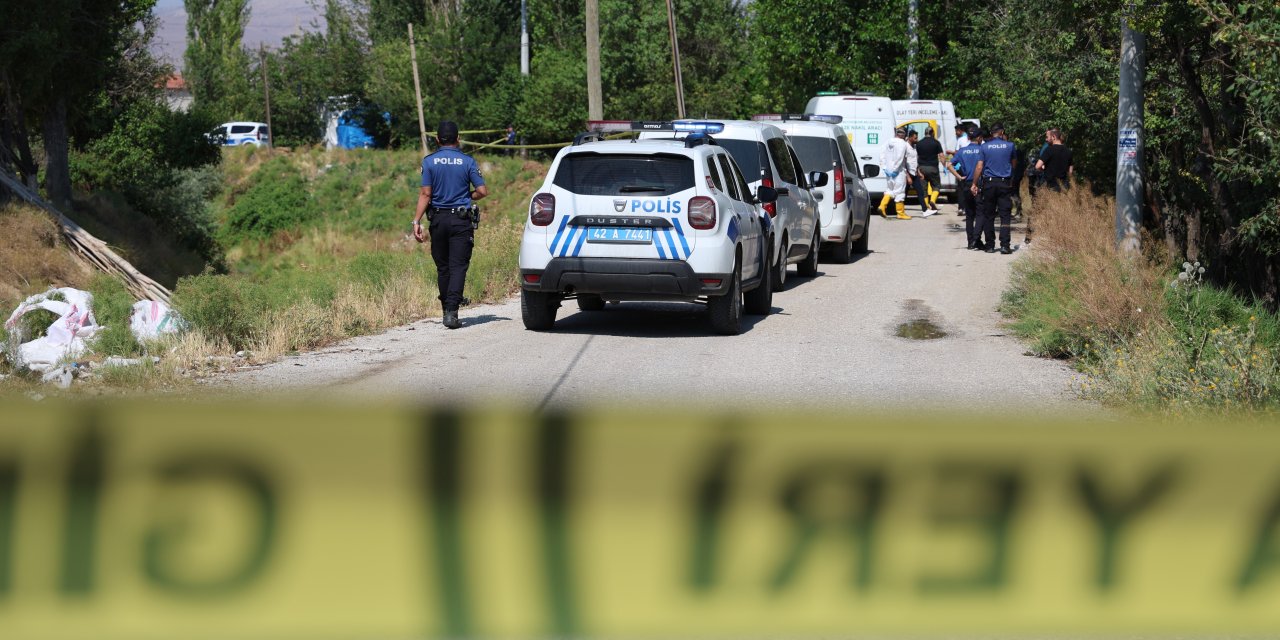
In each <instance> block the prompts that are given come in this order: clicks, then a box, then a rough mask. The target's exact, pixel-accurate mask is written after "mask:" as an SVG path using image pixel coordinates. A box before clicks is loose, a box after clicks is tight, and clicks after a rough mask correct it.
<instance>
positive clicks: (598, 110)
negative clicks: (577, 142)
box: [587, 0, 604, 120]
mask: <svg viewBox="0 0 1280 640" xmlns="http://www.w3.org/2000/svg"><path fill="white" fill-rule="evenodd" d="M587 119H588V120H603V119H604V98H603V97H602V96H601V91H600V0H587Z"/></svg>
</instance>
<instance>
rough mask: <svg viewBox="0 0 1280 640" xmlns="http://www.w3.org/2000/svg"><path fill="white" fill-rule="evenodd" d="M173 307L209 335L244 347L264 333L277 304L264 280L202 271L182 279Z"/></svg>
mask: <svg viewBox="0 0 1280 640" xmlns="http://www.w3.org/2000/svg"><path fill="white" fill-rule="evenodd" d="M173 307H174V309H176V310H177V311H178V313H179V314H181V315H182V318H183V319H184V320H186V321H187V322H188V323H189V324H190V325H191V326H192V327H194V328H196V329H200V330H201V331H203V332H204V334H205V335H206V336H208V337H209V338H212V339H222V340H225V341H226V342H227V343H228V344H229V345H231V346H232V347H233V348H236V349H243V348H245V347H247V346H248V345H249V343H250V341H251V340H252V339H253V338H254V337H256V336H259V335H261V332H262V331H263V329H264V328H265V326H266V322H267V317H268V315H269V313H270V311H271V309H272V307H273V305H272V302H271V300H270V297H269V296H268V293H267V290H266V288H265V287H263V286H262V285H260V284H257V283H254V282H251V281H249V280H247V279H245V278H242V277H236V276H225V275H199V276H192V277H188V278H183V279H182V280H180V281H179V282H178V287H177V289H176V290H175V291H174V293H173Z"/></svg>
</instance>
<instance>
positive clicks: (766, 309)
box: [742, 247, 773, 316]
mask: <svg viewBox="0 0 1280 640" xmlns="http://www.w3.org/2000/svg"><path fill="white" fill-rule="evenodd" d="M771 253H773V247H768V248H766V249H765V258H764V266H763V268H762V269H761V271H760V273H762V274H763V277H761V278H760V286H758V287H756V288H754V289H752V290H750V291H748V292H746V293H745V294H743V298H744V299H743V303H742V310H743V311H744V312H746V313H748V314H750V315H753V316H767V315H769V313H770V312H771V311H773V274H772V273H770V272H769V258H771V257H773V256H771V255H770V254H771Z"/></svg>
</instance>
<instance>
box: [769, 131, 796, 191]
mask: <svg viewBox="0 0 1280 640" xmlns="http://www.w3.org/2000/svg"><path fill="white" fill-rule="evenodd" d="M765 144H766V146H767V147H768V149H769V158H770V159H772V160H773V166H774V167H776V168H777V169H778V179H779V180H781V181H783V182H789V183H791V184H799V183H798V182H797V181H796V169H795V167H794V166H792V164H791V154H790V153H788V152H787V142H786V141H785V140H783V139H782V138H770V139H769V141H768V142H767V143H765Z"/></svg>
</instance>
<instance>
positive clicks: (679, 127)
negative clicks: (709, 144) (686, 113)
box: [671, 121, 724, 133]
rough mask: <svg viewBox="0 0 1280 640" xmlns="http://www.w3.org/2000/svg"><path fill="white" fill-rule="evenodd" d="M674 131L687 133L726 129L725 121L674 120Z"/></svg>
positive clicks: (672, 124) (712, 131)
mask: <svg viewBox="0 0 1280 640" xmlns="http://www.w3.org/2000/svg"><path fill="white" fill-rule="evenodd" d="M671 129H672V131H682V132H685V133H720V132H721V131H724V123H723V122H703V121H694V122H673V123H671Z"/></svg>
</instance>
